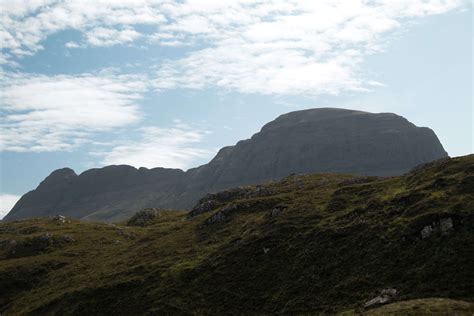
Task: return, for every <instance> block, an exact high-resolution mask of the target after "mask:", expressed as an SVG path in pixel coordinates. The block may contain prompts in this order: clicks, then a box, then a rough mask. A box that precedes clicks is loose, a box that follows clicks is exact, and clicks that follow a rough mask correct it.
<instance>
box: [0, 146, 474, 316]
mask: <svg viewBox="0 0 474 316" xmlns="http://www.w3.org/2000/svg"><path fill="white" fill-rule="evenodd" d="M201 202H202V203H201V205H200V206H199V207H197V208H196V209H195V211H194V212H193V214H194V215H195V216H190V215H189V214H186V213H184V212H177V211H162V212H161V213H160V215H159V216H158V217H157V218H156V219H155V220H153V221H152V222H151V224H150V225H148V226H144V227H137V226H127V225H126V224H125V223H123V224H117V225H113V224H102V223H88V222H79V221H75V220H68V221H67V222H65V223H62V222H61V220H54V219H32V220H24V221H16V222H9V223H2V224H0V289H1V292H2V293H1V295H0V313H1V314H5V315H15V314H70V313H71V314H85V315H88V314H98V313H101V314H104V313H115V314H141V313H150V314H191V313H197V314H254V313H267V314H273V313H282V314H294V313H311V314H312V313H320V312H325V313H343V312H345V311H348V310H352V312H353V313H354V312H355V313H357V312H361V311H364V310H363V309H362V305H363V303H364V302H366V301H367V300H369V299H371V298H373V297H375V296H377V295H378V293H379V292H380V290H381V289H384V288H388V287H390V288H395V289H397V291H398V293H399V294H398V296H397V297H396V300H397V303H395V304H391V305H387V306H384V307H382V308H386V309H389V308H395V309H396V308H399V309H400V310H403V308H412V307H413V305H409V304H415V305H417V303H416V302H419V304H418V305H420V306H421V305H422V303H421V302H425V303H426V302H427V301H426V300H423V301H417V300H416V299H421V298H445V299H454V300H457V301H461V302H459V304H461V305H460V306H461V307H459V306H457V305H456V306H455V305H449V304H451V303H452V301H447V300H445V301H444V302H446V304H448V305H449V306H451V307H452V308H460V309H459V310H456V309H453V310H455V311H457V312H459V313H460V314H462V313H464V312H466V313H471V314H472V304H470V303H469V302H472V301H473V300H474V282H473V280H474V269H473V268H472V266H473V263H474V246H473V245H474V155H470V156H466V157H460V158H455V159H449V160H443V161H439V162H436V163H432V164H430V165H426V166H424V167H423V168H419V169H418V170H416V171H413V172H411V173H409V174H407V175H405V176H403V177H394V178H375V177H369V178H367V177H353V176H349V175H332V174H330V175H327V174H325V175H306V176H300V175H293V176H290V177H287V178H285V179H284V180H282V181H280V182H275V183H268V184H265V185H263V186H258V187H246V188H241V189H236V190H229V191H226V192H224V193H220V194H216V195H211V196H209V197H207V198H204V199H203V200H202V201H201ZM408 300H410V301H409V302H408ZM433 300H435V301H436V299H433ZM405 301H406V302H405ZM401 302H404V303H401ZM428 302H429V301H428ZM437 302H438V301H437ZM450 302H451V303H450ZM404 304H405V305H404ZM407 304H408V305H407ZM453 304H454V303H453ZM397 306H398V307H397ZM451 307H447V308H451ZM420 308H421V307H420ZM415 309H416V307H415ZM376 311H377V309H374V310H370V311H367V312H371V313H375V312H376ZM382 311H383V310H382ZM388 311H390V310H387V312H388ZM428 311H429V310H428ZM448 311H449V310H448Z"/></svg>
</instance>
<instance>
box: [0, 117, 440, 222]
mask: <svg viewBox="0 0 474 316" xmlns="http://www.w3.org/2000/svg"><path fill="white" fill-rule="evenodd" d="M444 157H447V153H446V152H445V150H444V149H443V146H442V145H441V143H440V142H439V140H438V138H437V137H436V135H435V133H434V132H433V131H432V130H431V129H429V128H426V127H417V126H415V125H414V124H412V123H410V122H409V121H408V120H406V119H405V118H403V117H401V116H398V115H395V114H392V113H378V114H374V113H368V112H361V111H353V110H344V109H335V108H318V109H310V110H303V111H296V112H291V113H288V114H284V115H281V116H280V117H278V118H277V119H276V120H274V121H272V122H270V123H268V124H266V125H265V126H264V127H263V128H262V130H261V131H260V132H259V133H257V134H255V135H253V136H252V137H251V138H250V139H247V140H243V141H240V142H238V143H237V144H236V145H235V146H229V147H224V148H222V149H221V150H220V151H219V153H218V154H217V155H216V157H215V158H214V159H212V161H211V162H209V163H208V164H206V165H203V166H201V167H198V168H195V169H190V170H188V171H187V172H184V171H182V170H179V169H164V168H155V169H146V168H140V169H136V168H133V167H130V166H125V165H121V166H108V167H105V168H101V169H91V170H87V171H85V172H83V173H82V174H80V175H76V173H75V172H74V171H73V170H71V169H68V168H65V169H60V170H56V171H54V172H53V173H52V174H51V175H50V176H48V177H47V178H46V179H45V180H44V181H43V182H41V184H40V185H39V186H38V188H37V189H36V190H33V191H31V192H29V193H27V194H25V195H24V196H23V197H22V198H21V199H20V200H19V201H18V203H17V204H16V205H15V206H14V208H13V209H12V210H11V212H10V213H9V214H8V215H7V216H6V217H5V220H14V219H20V218H30V217H38V216H49V215H55V214H63V215H66V216H69V217H72V218H78V219H85V220H100V221H120V220H124V219H126V218H129V217H130V216H131V215H132V214H133V213H134V212H135V211H136V210H138V209H141V208H146V207H161V208H172V209H189V208H190V207H192V206H193V205H194V204H195V203H196V201H197V200H198V199H199V198H200V197H202V196H203V195H205V194H207V193H209V192H215V191H219V190H223V189H227V188H230V187H234V186H239V185H247V184H255V183H261V182H264V181H268V180H277V179H281V178H282V177H285V176H287V175H289V174H291V173H303V174H304V173H315V172H320V173H321V172H338V173H353V174H359V175H378V176H394V175H400V174H403V173H405V172H407V171H409V170H410V169H411V168H413V167H415V166H417V165H419V164H423V163H426V162H430V161H433V160H437V159H440V158H444ZM157 164H159V162H157Z"/></svg>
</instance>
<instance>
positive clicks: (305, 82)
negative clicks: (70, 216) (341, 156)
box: [0, 0, 474, 218]
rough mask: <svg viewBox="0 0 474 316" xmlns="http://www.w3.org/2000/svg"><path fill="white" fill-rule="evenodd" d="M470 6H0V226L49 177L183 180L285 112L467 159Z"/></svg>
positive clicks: (6, 1) (229, 0)
mask: <svg viewBox="0 0 474 316" xmlns="http://www.w3.org/2000/svg"><path fill="white" fill-rule="evenodd" d="M473 29H474V26H473V21H472V1H470V0H444V1H443V0H432V1H430V0H366V1H363V0H320V1H296V0H285V1H283V0H281V1H276V0H267V1H250V0H226V1H222V0H201V1H198V0H182V1H169V0H133V1H132V0H114V1H105V0H102V1H101V0H99V1H97V0H95V1H92V0H91V1H87V0H81V1H79V0H69V1H68V0H63V1H57V0H0V45H1V53H0V64H1V70H0V93H1V94H0V155H1V156H0V180H1V181H0V218H1V217H3V215H4V214H6V213H7V212H8V211H9V210H10V209H11V207H12V206H13V205H14V203H15V202H16V201H17V200H18V199H19V198H20V197H21V195H23V194H24V193H26V192H28V191H30V190H33V189H34V188H36V186H37V185H38V184H39V183H40V182H41V181H42V180H43V179H44V178H45V177H46V176H48V175H49V174H50V173H51V172H52V171H53V170H55V169H58V168H63V167H66V166H67V167H71V168H73V169H74V170H75V171H76V172H77V173H78V174H79V173H80V172H83V171H84V170H86V169H89V168H96V167H102V166H106V165H110V164H129V165H133V166H135V167H141V166H144V167H148V168H153V167H170V168H181V169H185V170H186V169H189V168H192V167H196V166H199V165H201V164H204V163H207V162H208V161H209V160H210V159H212V157H213V156H214V155H215V154H216V152H217V151H218V150H219V148H221V147H223V146H227V145H232V144H235V143H236V142H237V141H238V140H240V139H246V138H249V137H250V136H251V135H253V134H254V133H256V132H258V131H259V130H260V128H261V127H262V126H263V125H264V124H265V123H267V122H269V121H271V120H273V119H275V118H276V117H277V116H278V115H281V114H283V113H287V112H290V111H296V110H302V109H306V108H317V107H340V108H349V109H358V110H364V111H369V112H377V113H378V112H392V113H396V114H399V115H402V116H404V117H405V118H407V119H408V120H409V121H411V122H413V123H414V124H416V125H418V126H427V127H430V128H432V129H433V130H434V131H435V132H436V134H437V135H438V137H439V139H440V141H441V143H442V144H443V146H444V148H445V150H446V151H447V152H448V154H449V155H450V156H461V155H466V154H470V153H472V152H473V148H474V144H473V142H474V140H473V121H474V113H473V103H472V100H473V95H472V93H473V82H472V74H473V69H474V68H473V64H472V43H473V41H472V39H473Z"/></svg>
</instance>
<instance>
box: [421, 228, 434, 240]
mask: <svg viewBox="0 0 474 316" xmlns="http://www.w3.org/2000/svg"><path fill="white" fill-rule="evenodd" d="M420 234H421V239H426V238H428V237H430V236H431V235H432V234H433V227H431V225H427V226H425V227H423V229H422V230H421V231H420Z"/></svg>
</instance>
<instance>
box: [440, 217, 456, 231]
mask: <svg viewBox="0 0 474 316" xmlns="http://www.w3.org/2000/svg"><path fill="white" fill-rule="evenodd" d="M439 228H440V230H441V235H447V234H449V232H450V231H451V230H452V229H453V220H452V218H451V217H448V218H442V219H441V220H440V222H439Z"/></svg>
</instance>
